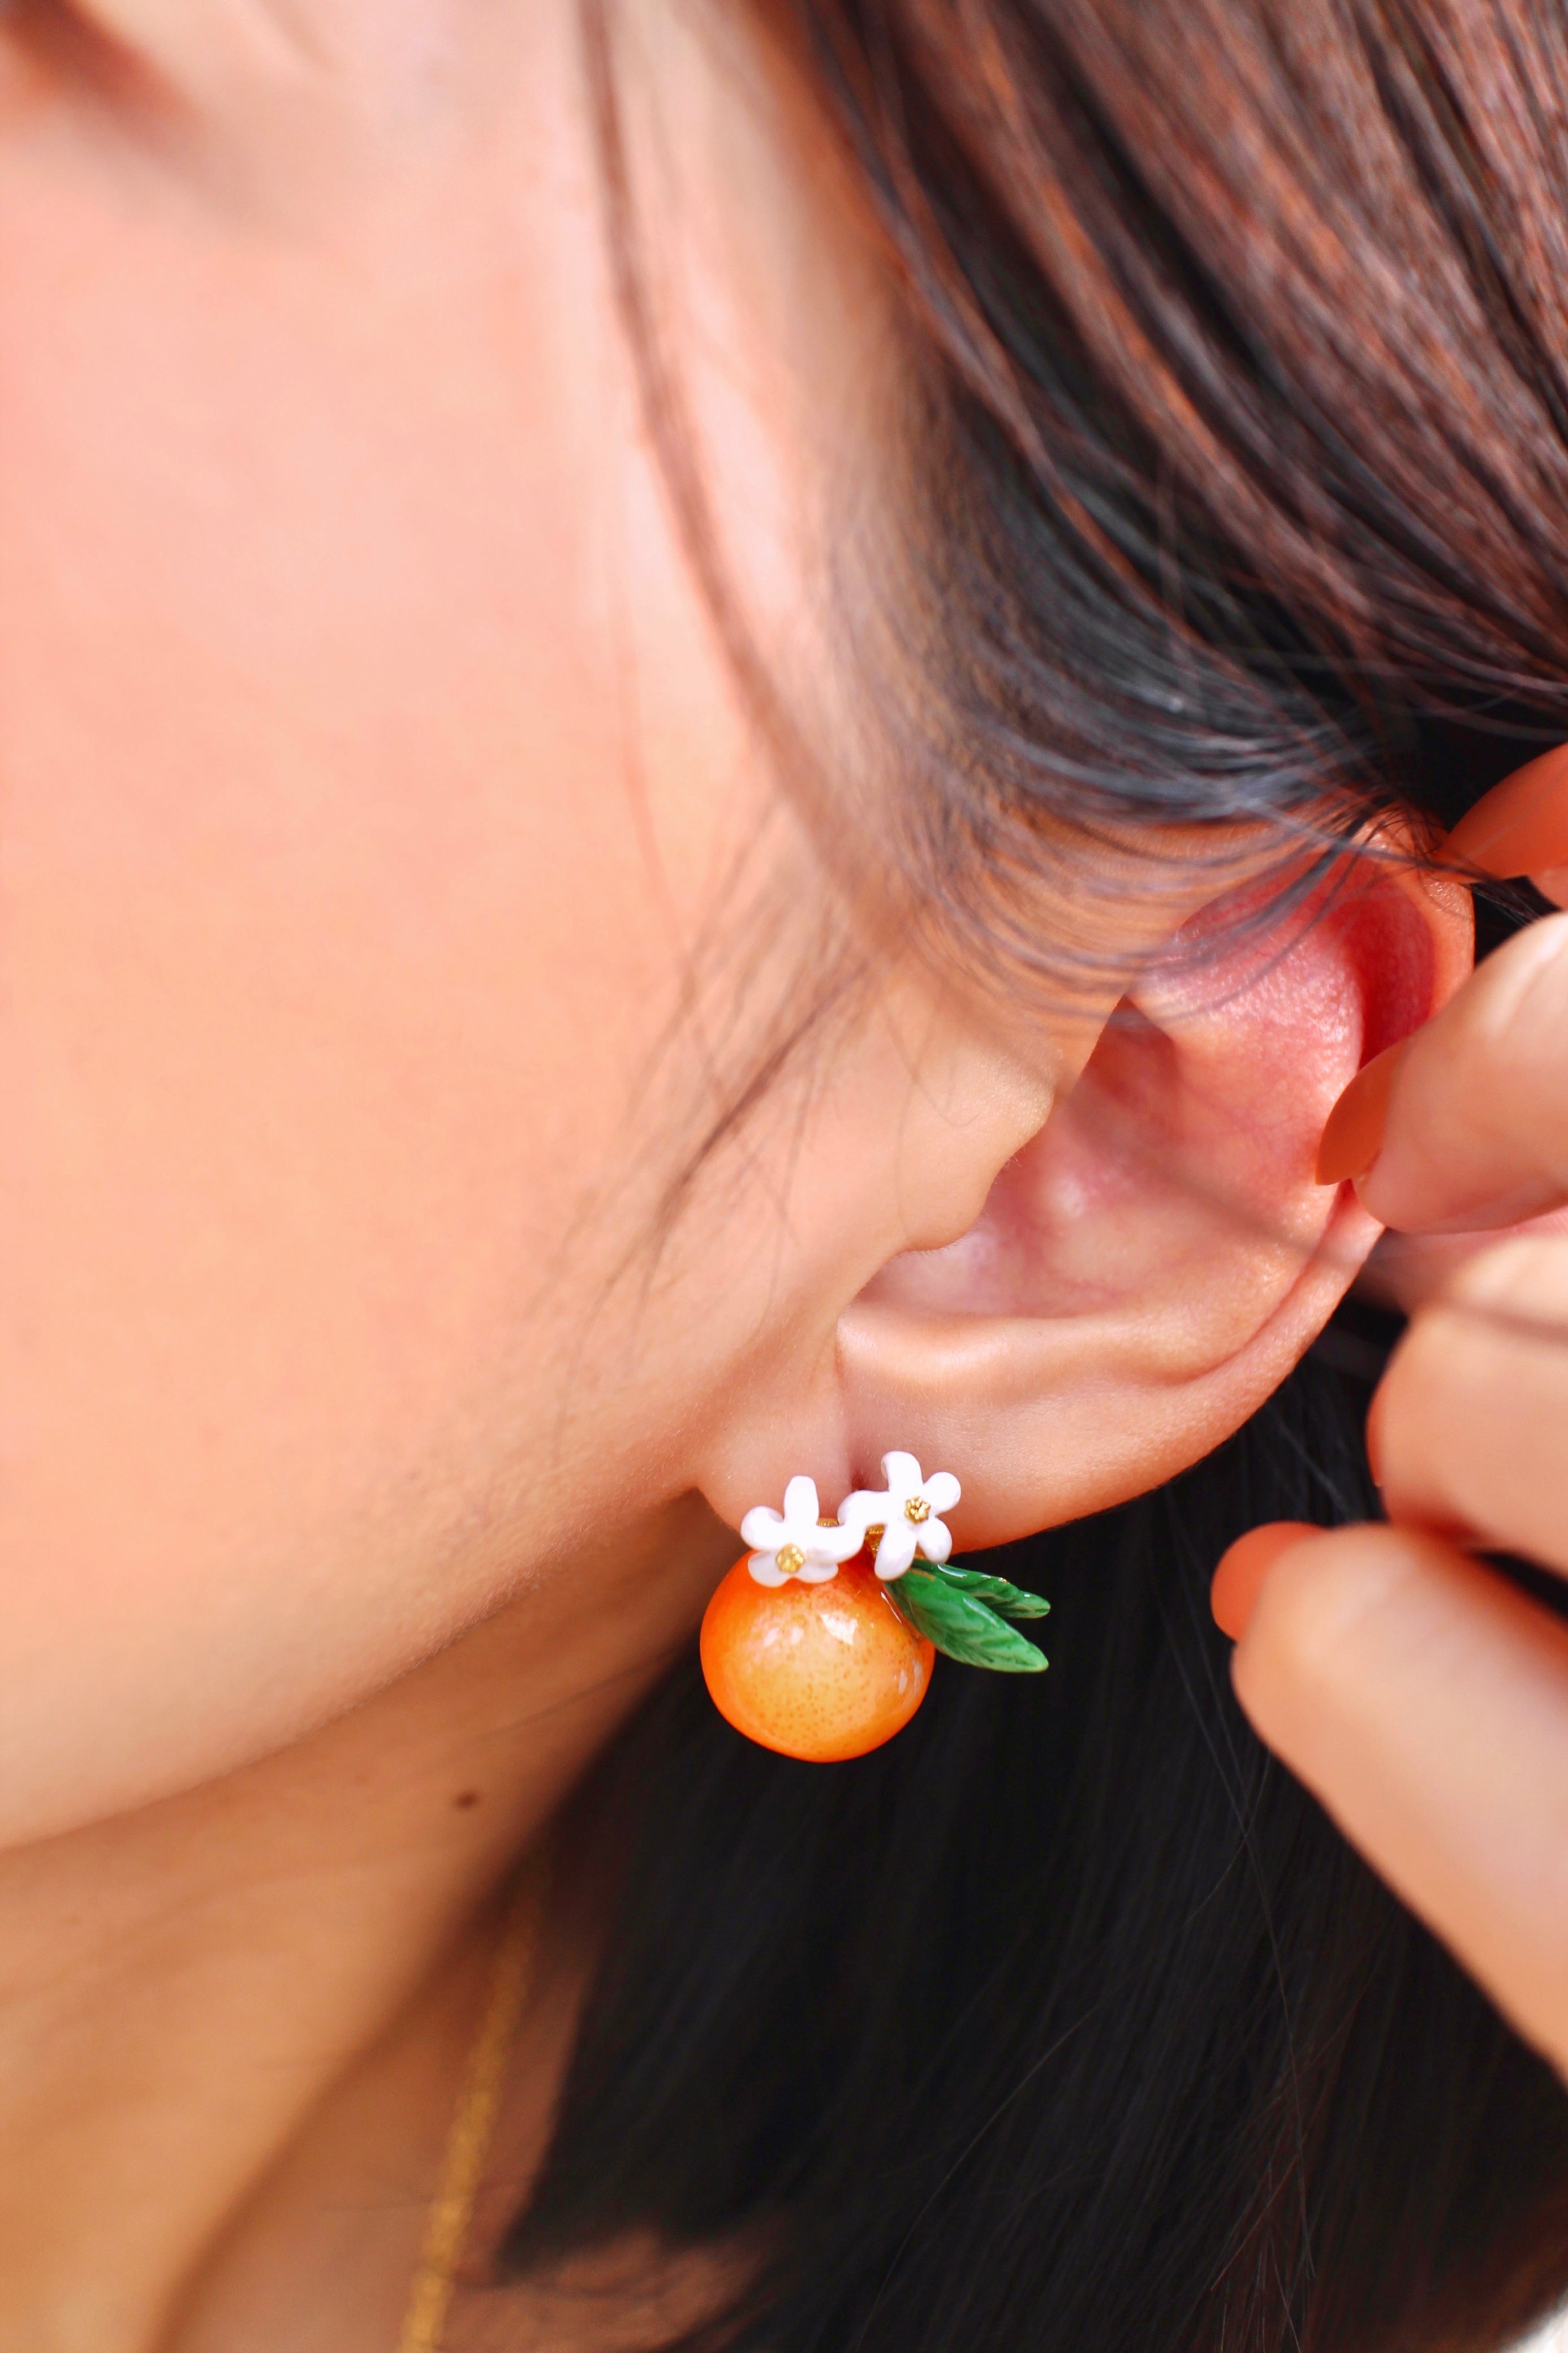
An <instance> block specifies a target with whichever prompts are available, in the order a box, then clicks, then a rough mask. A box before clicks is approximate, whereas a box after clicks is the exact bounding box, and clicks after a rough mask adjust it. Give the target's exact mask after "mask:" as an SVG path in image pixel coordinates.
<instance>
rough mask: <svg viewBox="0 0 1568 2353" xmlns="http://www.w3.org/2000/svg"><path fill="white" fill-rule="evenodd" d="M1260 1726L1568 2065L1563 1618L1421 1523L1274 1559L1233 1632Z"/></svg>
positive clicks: (1520, 2023)
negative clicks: (1425, 1531)
mask: <svg viewBox="0 0 1568 2353" xmlns="http://www.w3.org/2000/svg"><path fill="white" fill-rule="evenodd" d="M1234 1673H1235V1680H1236V1688H1237V1695H1238V1697H1239V1699H1240V1701H1241V1704H1242V1706H1243V1707H1244V1708H1245V1709H1246V1711H1247V1715H1248V1716H1249V1717H1250V1719H1251V1721H1252V1723H1253V1725H1255V1727H1256V1729H1257V1730H1258V1733H1259V1735H1260V1736H1262V1738H1263V1739H1264V1740H1266V1741H1267V1742H1268V1746H1270V1747H1271V1748H1273V1749H1274V1750H1276V1751H1277V1753H1278V1754H1279V1756H1280V1757H1283V1758H1284V1760H1285V1762H1286V1763H1287V1764H1288V1765H1289V1767H1291V1769H1292V1771H1294V1772H1295V1773H1297V1774H1298V1775H1300V1778H1301V1779H1302V1780H1303V1781H1305V1782H1306V1784H1307V1786H1308V1787H1309V1788H1310V1789H1312V1790H1313V1791H1314V1792H1315V1794H1316V1795H1317V1796H1318V1797H1319V1798H1320V1799H1321V1800H1322V1802H1323V1804H1324V1805H1325V1806H1326V1807H1327V1809H1328V1810H1329V1812H1330V1813H1331V1815H1332V1816H1333V1818H1334V1820H1336V1821H1337V1822H1338V1823H1339V1825H1340V1827H1341V1829H1342V1831H1344V1832H1345V1835H1346V1836H1347V1837H1348V1838H1349V1839H1350V1840H1351V1841H1352V1842H1353V1844H1354V1845H1356V1846H1357V1847H1359V1848H1360V1850H1361V1852H1363V1854H1364V1855H1365V1856H1366V1857H1367V1859H1368V1861H1369V1862H1372V1863H1373V1865H1374V1867H1375V1868H1376V1869H1377V1870H1378V1871H1379V1872H1381V1873H1382V1874H1383V1876H1384V1878H1385V1879H1387V1880H1388V1882H1389V1883H1390V1884H1391V1885H1392V1886H1393V1887H1394V1889H1395V1891H1396V1892H1397V1893H1398V1894H1400V1895H1401V1896H1403V1897H1404V1899H1405V1902H1406V1903H1407V1904H1409V1905H1410V1906H1411V1907H1412V1909H1413V1910H1415V1912H1417V1913H1419V1914H1420V1915H1421V1916H1422V1917H1423V1918H1424V1919H1425V1920H1426V1921H1427V1922H1428V1924H1429V1925H1430V1926H1432V1927H1433V1928H1434V1929H1435V1930H1436V1933H1437V1935H1438V1936H1441V1937H1442V1938H1443V1940H1444V1942H1445V1943H1446V1944H1447V1945H1448V1946H1449V1947H1450V1948H1451V1949H1452V1950H1453V1952H1454V1953H1455V1954H1456V1955H1457V1956H1458V1958H1459V1959H1460V1960H1461V1961H1462V1962H1463V1963H1464V1964H1465V1965H1466V1967H1467V1968H1469V1969H1470V1970H1472V1971H1473V1973H1474V1974H1475V1975H1476V1976H1477V1977H1478V1978H1479V1979H1480V1981H1481V1982H1482V1984H1483V1985H1484V1986H1486V1987H1487V1989H1489V1992H1490V1993H1491V1995H1492V1996H1493V1998H1494V2000H1496V2001H1497V2002H1498V2003H1499V2004H1500V2007H1501V2008H1502V2009H1503V2010H1505V2011H1506V2012H1507V2014H1508V2015H1509V2016H1510V2018H1511V2019H1512V2021H1513V2022H1514V2024H1515V2025H1516V2026H1517V2027H1518V2028H1519V2030H1520V2031H1521V2033H1522V2034H1524V2035H1525V2036H1526V2037H1527V2038H1528V2040H1529V2041H1531V2042H1533V2043H1534V2044H1535V2045H1536V2046H1537V2048H1538V2049H1540V2050H1541V2051H1542V2052H1545V2054H1546V2055H1547V2056H1548V2057H1549V2058H1550V2059H1551V2060H1552V2062H1553V2063H1554V2064H1555V2065H1556V2066H1557V2067H1558V2069H1559V2070H1560V2071H1563V2072H1564V2073H1568V1630H1565V1629H1564V1628H1563V1627H1562V1626H1559V1625H1558V1624H1557V1623H1556V1622H1555V1620H1552V1619H1551V1618H1549V1617H1547V1616H1546V1615H1545V1613H1544V1612H1543V1611H1541V1610H1538V1609H1535V1608H1534V1606H1533V1605H1532V1604H1531V1603H1530V1602H1529V1601H1527V1600H1526V1599H1524V1597H1523V1596H1522V1595H1521V1594H1520V1593H1518V1592H1517V1591H1516V1590H1515V1589H1514V1588H1512V1587H1510V1586H1509V1585H1506V1584H1505V1583H1504V1582H1503V1581H1502V1579H1500V1577H1493V1576H1492V1575H1491V1574H1490V1573H1489V1571H1487V1570H1485V1569H1483V1568H1481V1567H1479V1566H1478V1565H1477V1564H1476V1563H1475V1562H1473V1561H1469V1560H1467V1559H1465V1558H1464V1556H1462V1555H1461V1554H1458V1553H1456V1552H1454V1551H1452V1550H1450V1549H1449V1548H1448V1547H1447V1546H1445V1545H1443V1544H1441V1543H1439V1542H1438V1541H1437V1540H1436V1539H1435V1538H1433V1537H1429V1536H1422V1535H1412V1534H1410V1533H1408V1532H1406V1531H1404V1530H1400V1529H1395V1528H1383V1527H1363V1528H1339V1529H1335V1530H1334V1531H1333V1532H1332V1533H1331V1534H1329V1535H1314V1536H1312V1537H1310V1538H1309V1539H1307V1540H1305V1541H1303V1542H1302V1543H1300V1544H1298V1545H1296V1546H1292V1547H1291V1548H1290V1549H1289V1551H1287V1552H1286V1553H1284V1554H1283V1555H1282V1556H1280V1557H1279V1559H1278V1560H1277V1561H1276V1563H1275V1566H1274V1567H1273V1568H1272V1569H1271V1571H1270V1573H1269V1575H1268V1577H1267V1579H1266V1581H1265V1583H1264V1586H1263V1589H1262V1592H1261V1594H1260V1596H1259V1598H1258V1605H1257V1608H1256V1610H1255V1611H1254V1614H1253V1617H1252V1620H1251V1623H1250V1625H1249V1626H1248V1628H1247V1634H1246V1637H1245V1639H1244V1641H1242V1643H1241V1644H1240V1646H1239V1648H1238V1649H1237V1653H1236V1658H1235V1662H1234Z"/></svg>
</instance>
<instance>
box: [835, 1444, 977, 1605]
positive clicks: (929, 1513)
mask: <svg viewBox="0 0 1568 2353" xmlns="http://www.w3.org/2000/svg"><path fill="white" fill-rule="evenodd" d="M882 1476H883V1478H884V1479H885V1480H886V1481H887V1482H888V1483H887V1485H886V1487H885V1488H883V1489H882V1490H881V1492H880V1493H873V1492H872V1491H871V1490H870V1489H869V1488H866V1487H861V1488H858V1489H857V1490H856V1492H855V1493H854V1494H853V1495H848V1496H846V1498H845V1500H844V1502H843V1503H842V1504H840V1505H839V1509H838V1516H839V1518H840V1520H842V1522H843V1523H844V1525H845V1526H846V1527H847V1528H858V1529H859V1530H860V1532H861V1534H862V1535H864V1534H865V1532H866V1530H867V1529H868V1528H880V1529H881V1531H882V1535H881V1541H880V1542H879V1545H878V1546H877V1574H878V1576H879V1577H885V1578H891V1577H902V1575H903V1573H904V1571H905V1569H906V1568H908V1567H910V1563H911V1562H912V1561H913V1559H914V1556H915V1555H916V1553H917V1552H918V1553H923V1554H924V1556H925V1557H926V1559H927V1560H937V1561H942V1560H945V1559H946V1558H947V1556H948V1555H949V1553H951V1552H952V1535H951V1533H950V1531H949V1530H948V1529H947V1527H946V1526H944V1525H943V1523H942V1520H941V1518H940V1517H939V1516H938V1515H939V1514H941V1513H942V1512H951V1511H952V1507H953V1505H954V1504H956V1503H957V1501H958V1498H959V1495H960V1494H961V1493H962V1492H963V1491H962V1489H961V1488H960V1486H959V1483H958V1482H957V1480H956V1479H955V1478H954V1477H953V1475H952V1472H951V1471H933V1472H931V1477H930V1478H929V1479H926V1478H922V1477H921V1466H920V1464H919V1463H918V1462H917V1461H915V1458H914V1456H913V1455H912V1454H884V1455H883V1457H882Z"/></svg>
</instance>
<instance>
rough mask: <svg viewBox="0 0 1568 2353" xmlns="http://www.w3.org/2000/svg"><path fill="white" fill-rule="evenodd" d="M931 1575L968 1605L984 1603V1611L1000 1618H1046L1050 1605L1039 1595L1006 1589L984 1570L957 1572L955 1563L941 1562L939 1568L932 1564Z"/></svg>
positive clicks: (1002, 1581) (1013, 1587) (1003, 1582)
mask: <svg viewBox="0 0 1568 2353" xmlns="http://www.w3.org/2000/svg"><path fill="white" fill-rule="evenodd" d="M931 1575H932V1576H933V1577H941V1579H942V1583H943V1584H944V1585H951V1586H952V1588H953V1589H954V1591H955V1592H958V1593H963V1594H967V1595H968V1597H969V1599H970V1600H971V1601H984V1603H985V1604H986V1606H987V1608H988V1609H996V1610H999V1611H1000V1612H1001V1614H1002V1616H1003V1617H1004V1618H1045V1617H1048V1616H1049V1614H1050V1607H1051V1605H1050V1603H1049V1602H1048V1601H1047V1599H1046V1597H1045V1595H1044V1594H1043V1593H1026V1591H1025V1589H1024V1588H1023V1587H1022V1586H1021V1585H1009V1584H1008V1582H1007V1580H1006V1578H1005V1577H988V1576H987V1575H986V1574H985V1571H984V1569H980V1568H960V1567H958V1566H957V1564H956V1563H955V1562H952V1561H944V1562H943V1563H942V1565H941V1567H937V1566H935V1565H934V1564H933V1565H932V1567H931Z"/></svg>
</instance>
